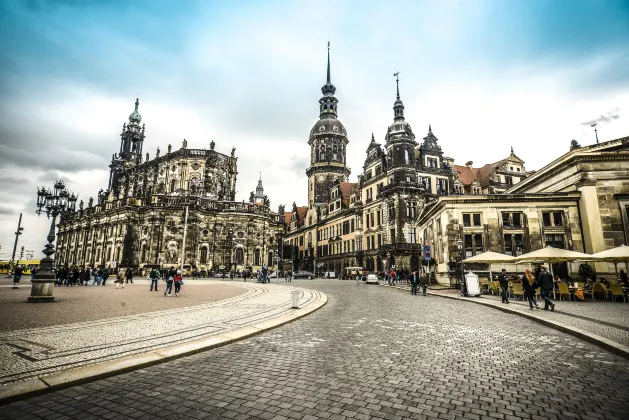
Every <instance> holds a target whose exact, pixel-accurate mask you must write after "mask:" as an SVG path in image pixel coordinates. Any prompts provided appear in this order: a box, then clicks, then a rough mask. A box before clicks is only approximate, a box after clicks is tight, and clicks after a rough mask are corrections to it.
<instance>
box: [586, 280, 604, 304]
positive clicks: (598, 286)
mask: <svg viewBox="0 0 629 420" xmlns="http://www.w3.org/2000/svg"><path fill="white" fill-rule="evenodd" d="M590 293H592V301H594V297H595V295H596V294H597V293H598V294H601V295H603V299H605V297H606V296H607V290H605V288H604V287H603V285H602V284H601V283H594V285H593V286H592V291H591V292H590Z"/></svg>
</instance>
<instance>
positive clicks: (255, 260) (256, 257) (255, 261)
mask: <svg viewBox="0 0 629 420" xmlns="http://www.w3.org/2000/svg"><path fill="white" fill-rule="evenodd" d="M260 264H261V263H260V250H259V249H256V250H255V251H253V265H260Z"/></svg>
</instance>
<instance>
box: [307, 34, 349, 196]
mask: <svg viewBox="0 0 629 420" xmlns="http://www.w3.org/2000/svg"><path fill="white" fill-rule="evenodd" d="M321 92H322V93H323V97H322V98H321V99H319V121H317V122H316V123H315V125H314V127H312V130H310V137H309V139H308V144H309V145H310V166H309V167H308V169H307V170H306V175H307V176H308V207H309V208H312V207H313V206H315V205H318V204H319V205H320V204H323V203H326V202H327V201H328V200H329V197H328V195H329V193H330V188H331V186H332V183H333V182H334V181H335V179H339V180H340V181H347V178H348V177H349V174H350V172H351V171H350V169H349V168H348V167H347V166H346V149H347V143H348V142H349V140H348V139H347V131H345V127H344V126H343V124H341V122H340V121H339V120H338V114H337V112H338V108H337V106H338V99H336V97H335V96H334V94H335V93H336V87H334V85H333V84H332V81H331V75H330V43H329V42H328V68H327V80H326V83H325V84H324V85H323V87H322V88H321Z"/></svg>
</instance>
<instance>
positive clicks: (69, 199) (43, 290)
mask: <svg viewBox="0 0 629 420" xmlns="http://www.w3.org/2000/svg"><path fill="white" fill-rule="evenodd" d="M76 200H77V197H76V196H75V195H74V193H73V194H70V193H68V190H66V186H65V184H64V183H63V181H57V182H55V184H54V186H53V189H48V190H47V189H46V188H44V187H42V188H41V189H37V211H36V213H37V215H38V216H39V215H40V214H41V213H42V212H44V211H45V212H46V216H48V218H50V216H52V223H51V224H50V231H49V232H48V237H47V238H46V239H47V240H48V243H47V244H46V245H45V246H44V249H43V250H42V252H43V253H44V254H45V255H46V257H45V258H43V259H42V260H41V263H40V268H39V271H38V272H37V275H36V276H35V278H34V279H32V280H31V283H32V286H31V295H30V296H29V297H28V300H27V302H52V301H53V300H54V299H55V298H54V297H53V295H52V291H53V288H54V286H53V285H54V282H55V273H54V272H53V269H52V267H53V263H54V260H53V258H52V257H51V255H52V254H54V253H55V247H54V246H53V245H52V243H53V242H54V240H55V223H56V222H57V216H59V214H63V213H66V212H74V210H75V206H76Z"/></svg>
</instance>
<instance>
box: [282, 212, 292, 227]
mask: <svg viewBox="0 0 629 420" xmlns="http://www.w3.org/2000/svg"><path fill="white" fill-rule="evenodd" d="M292 217H293V212H290V211H285V212H284V223H286V226H288V225H290V219H291V218H292Z"/></svg>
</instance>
